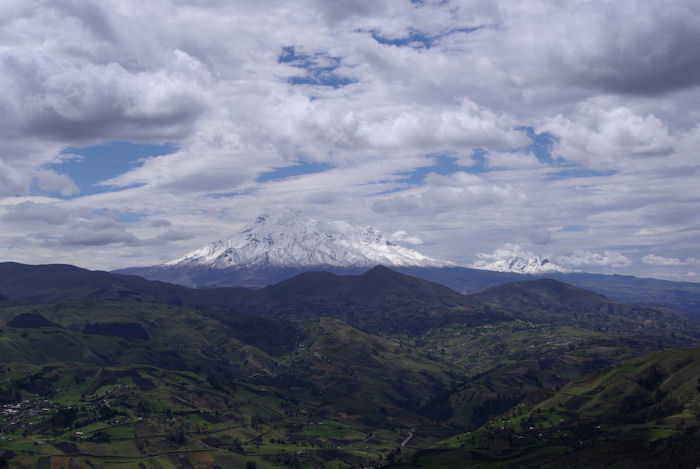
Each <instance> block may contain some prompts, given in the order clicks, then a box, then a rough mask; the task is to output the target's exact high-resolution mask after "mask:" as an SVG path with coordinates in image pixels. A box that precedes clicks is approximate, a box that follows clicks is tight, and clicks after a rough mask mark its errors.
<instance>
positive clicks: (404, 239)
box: [391, 230, 423, 245]
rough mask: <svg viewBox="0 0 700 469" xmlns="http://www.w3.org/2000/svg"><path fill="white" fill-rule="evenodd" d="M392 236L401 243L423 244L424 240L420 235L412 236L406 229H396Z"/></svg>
mask: <svg viewBox="0 0 700 469" xmlns="http://www.w3.org/2000/svg"><path fill="white" fill-rule="evenodd" d="M391 237H392V238H393V239H395V240H396V241H398V242H401V243H408V244H416V245H418V244H423V240H422V239H420V238H419V237H418V236H411V235H409V234H408V233H406V231H405V230H399V231H395V232H393V233H392V234H391Z"/></svg>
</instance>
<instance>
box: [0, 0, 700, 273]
mask: <svg viewBox="0 0 700 469" xmlns="http://www.w3.org/2000/svg"><path fill="white" fill-rule="evenodd" d="M0 18H2V19H0V44H2V46H0V64H1V65H0V85H1V86H2V89H3V93H2V94H0V112H1V113H2V115H3V116H5V118H4V121H3V125H2V126H0V138H1V139H2V142H3V145H2V148H0V220H1V223H2V228H3V229H2V231H1V232H0V257H1V258H3V259H6V260H17V261H23V262H29V263H31V262H36V263H38V262H71V263H76V264H79V265H82V266H85V267H92V268H103V269H109V268H117V267H125V266H129V265H135V264H140V265H145V264H158V263H160V262H163V261H165V260H167V259H171V258H175V257H178V256H179V255H182V254H183V253H184V252H187V251H189V250H191V249H193V248H196V247H199V246H201V245H204V244H206V243H207V242H209V241H211V240H212V239H219V238H222V237H226V236H228V235H230V234H231V233H234V232H235V231H237V230H238V229H239V228H241V227H242V226H243V225H245V224H247V223H248V222H250V221H251V220H252V219H254V217H255V216H256V215H257V214H258V213H260V212H263V211H267V210H278V209H280V208H283V207H297V208H302V209H304V210H306V211H307V212H310V213H316V214H318V215H319V216H320V217H322V218H324V219H342V220H347V221H348V222H351V223H356V224H360V225H369V224H372V225H375V226H377V227H378V228H380V229H381V230H382V231H384V232H386V233H395V232H401V233H402V234H401V235H400V237H402V238H403V239H405V240H407V241H409V242H413V241H418V242H421V243H422V245H421V250H422V251H423V252H425V253H426V254H428V255H431V256H434V257H437V258H444V259H452V260H454V261H456V262H458V263H461V264H464V265H471V264H472V263H474V262H476V261H478V260H479V259H484V257H483V256H484V255H492V254H484V253H494V252H496V251H497V250H499V249H503V247H504V246H506V245H510V246H519V247H520V248H522V249H523V250H524V251H527V252H531V253H533V254H535V255H540V256H546V257H547V258H548V259H551V260H552V261H553V262H555V263H560V264H561V265H564V266H566V267H567V268H572V269H585V270H595V271H606V272H612V271H619V272H625V273H634V274H638V275H655V276H663V277H666V278H679V279H680V278H683V279H690V280H692V279H697V277H696V276H695V273H696V272H697V273H700V270H698V264H697V262H694V259H698V258H700V241H698V240H700V236H699V235H700V213H698V210H697V207H698V203H699V202H700V186H698V184H697V180H698V177H699V176H700V174H698V171H699V169H698V168H700V163H699V162H700V158H699V155H698V148H700V127H699V125H698V123H699V122H700V93H698V85H700V49H699V48H698V47H697V44H698V43H700V6H698V4H697V2H693V1H690V0H672V1H663V2H662V1H660V0H645V1H642V0H636V1H633V0H621V1H617V2H589V1H574V2H566V3H562V2H557V1H547V0H545V1H537V2H535V1H515V0H513V1H509V0H503V1H497V2H477V1H470V0H451V1H437V0H424V1H418V0H416V1H409V0H405V1H389V0H387V1H364V0H361V1H353V2H346V1H325V0H324V1H321V0H295V1H294V2H288V1H284V2H283V1H277V0H273V1H269V2H265V4H264V6H262V4H260V3H259V2H249V1H237V2H224V1H218V0H209V1H206V2H178V1H174V0H170V1H169V0H158V1H154V2H146V3H144V2H135V1H119V2H117V1H101V2H98V1H89V0H88V1H75V0H53V1H41V0H29V1H27V0H23V1H17V0H8V1H5V2H3V3H2V5H0ZM105 145H107V146H108V147H107V146H105ZM109 145H111V146H109ZM139 145H140V147H139V151H138V152H137V151H136V150H135V147H136V146H139ZM103 148H110V151H111V152H112V153H110V156H109V159H108V161H109V162H110V163H109V164H106V163H105V164H102V163H100V164H99V165H96V162H97V161H98V156H95V155H96V154H99V151H101V149H103ZM105 161H107V160H105ZM91 165H93V166H91ZM95 165H96V166H99V168H100V172H99V177H98V176H96V174H97V173H95V172H94V171H92V170H88V168H93V167H95ZM509 243H510V244H509ZM57 247H60V249H57ZM480 254H481V256H480ZM675 261H678V262H675Z"/></svg>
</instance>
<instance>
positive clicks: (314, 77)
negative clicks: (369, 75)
mask: <svg viewBox="0 0 700 469" xmlns="http://www.w3.org/2000/svg"><path fill="white" fill-rule="evenodd" d="M288 82H289V83H291V84H292V85H317V86H332V87H333V88H340V87H343V86H346V85H350V84H352V83H357V80H352V79H350V78H348V77H343V76H341V75H337V74H335V73H332V72H327V71H322V72H316V71H314V72H312V73H310V74H309V75H307V76H303V77H291V78H290V79H289V80H288Z"/></svg>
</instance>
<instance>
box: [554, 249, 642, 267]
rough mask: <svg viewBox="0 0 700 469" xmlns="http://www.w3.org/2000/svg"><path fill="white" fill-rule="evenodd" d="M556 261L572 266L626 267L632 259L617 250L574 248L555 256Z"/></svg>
mask: <svg viewBox="0 0 700 469" xmlns="http://www.w3.org/2000/svg"><path fill="white" fill-rule="evenodd" d="M557 261H558V262H561V263H562V264H564V265H568V266H572V267H590V266H602V267H627V266H629V265H631V264H632V260H631V259H629V258H628V257H626V256H625V255H623V254H622V253H620V252H617V251H608V250H606V251H603V252H602V253H599V252H591V251H584V250H575V251H574V252H573V253H571V254H569V255H560V256H557Z"/></svg>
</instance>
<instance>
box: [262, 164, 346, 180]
mask: <svg viewBox="0 0 700 469" xmlns="http://www.w3.org/2000/svg"><path fill="white" fill-rule="evenodd" d="M333 168H335V166H333V165H331V164H328V163H313V162H309V161H301V162H300V163H298V164H295V165H291V166H282V167H279V168H275V169H273V170H272V171H267V172H264V173H262V174H260V176H258V178H257V179H256V180H255V181H256V182H269V181H278V180H280V179H287V178H290V177H294V176H303V175H305V174H315V173H323V172H324V171H328V170H329V169H333Z"/></svg>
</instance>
